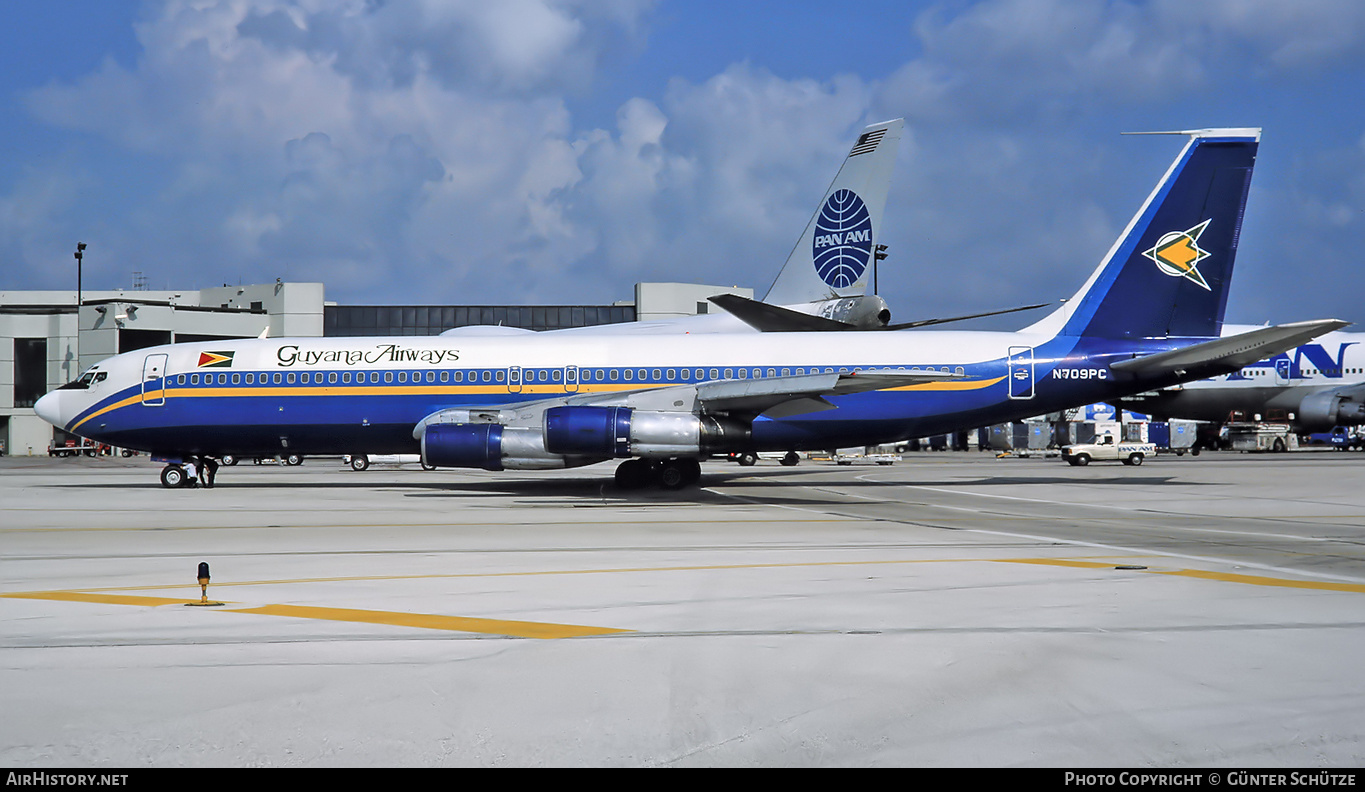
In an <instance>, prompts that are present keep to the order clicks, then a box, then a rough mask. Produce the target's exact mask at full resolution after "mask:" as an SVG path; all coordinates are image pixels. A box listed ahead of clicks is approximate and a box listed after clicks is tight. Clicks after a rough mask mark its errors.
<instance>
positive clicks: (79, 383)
mask: <svg viewBox="0 0 1365 792" xmlns="http://www.w3.org/2000/svg"><path fill="white" fill-rule="evenodd" d="M108 376H109V372H107V371H95V370H93V369H91V370H90V371H87V372H85V373H84V374H82V375H81V378H80V379H77V380H72V381H70V382H68V383H66V384H65V385H63V386H62V387H60V388H58V389H57V390H85V389H86V388H89V387H90V386H91V385H94V384H95V383H99V382H104V380H105V378H106V377H108Z"/></svg>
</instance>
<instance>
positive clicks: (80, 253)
mask: <svg viewBox="0 0 1365 792" xmlns="http://www.w3.org/2000/svg"><path fill="white" fill-rule="evenodd" d="M84 258H85V243H84V242H77V243H76V376H77V377H79V376H80V375H81V264H82V260H83V259H84Z"/></svg>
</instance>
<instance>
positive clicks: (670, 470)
mask: <svg viewBox="0 0 1365 792" xmlns="http://www.w3.org/2000/svg"><path fill="white" fill-rule="evenodd" d="M700 478H701V462H698V461H697V460H695V459H627V460H626V461H625V462H622V463H621V464H620V465H619V466H617V468H616V486H618V487H620V488H621V489H641V488H643V487H648V486H651V485H657V486H659V487H662V488H663V489H666V490H677V489H682V488H683V487H688V486H691V485H693V484H695V483H697V480H698V479H700Z"/></svg>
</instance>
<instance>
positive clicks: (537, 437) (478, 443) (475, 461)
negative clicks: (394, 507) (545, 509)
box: [422, 423, 607, 470]
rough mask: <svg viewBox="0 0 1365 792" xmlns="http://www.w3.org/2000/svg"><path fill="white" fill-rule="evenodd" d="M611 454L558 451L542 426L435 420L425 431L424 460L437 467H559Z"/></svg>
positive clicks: (572, 465) (533, 468)
mask: <svg viewBox="0 0 1365 792" xmlns="http://www.w3.org/2000/svg"><path fill="white" fill-rule="evenodd" d="M605 458H607V455H603V454H598V455H597V456H595V457H585V456H581V455H567V456H566V455H561V454H555V453H552V452H550V451H547V450H546V449H545V441H544V437H543V435H542V433H541V431H540V429H538V428H535V427H524V426H503V425H502V424H489V423H477V424H459V423H434V424H430V425H428V426H427V427H426V429H425V431H423V432H422V461H423V462H425V463H426V464H428V465H434V466H436V467H462V468H482V469H484V470H556V469H559V468H567V467H578V466H580V465H590V464H592V463H594V462H600V461H602V460H603V459H605Z"/></svg>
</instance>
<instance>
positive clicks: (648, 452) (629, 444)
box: [545, 407, 752, 459]
mask: <svg viewBox="0 0 1365 792" xmlns="http://www.w3.org/2000/svg"><path fill="white" fill-rule="evenodd" d="M751 435H752V432H751V430H750V427H749V425H748V424H747V423H744V422H741V421H734V420H731V419H729V418H722V417H719V416H711V415H696V414H695V413H684V412H654V411H648V410H635V409H632V408H630V407H551V408H550V409H548V410H546V411H545V448H546V449H547V450H548V451H550V452H551V453H557V454H578V455H586V456H597V457H602V456H613V457H628V456H635V457H652V458H657V459H663V458H669V457H695V456H698V455H701V454H710V453H715V452H718V451H726V450H733V449H739V448H743V447H746V446H747V445H748V443H749V439H750V437H751Z"/></svg>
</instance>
